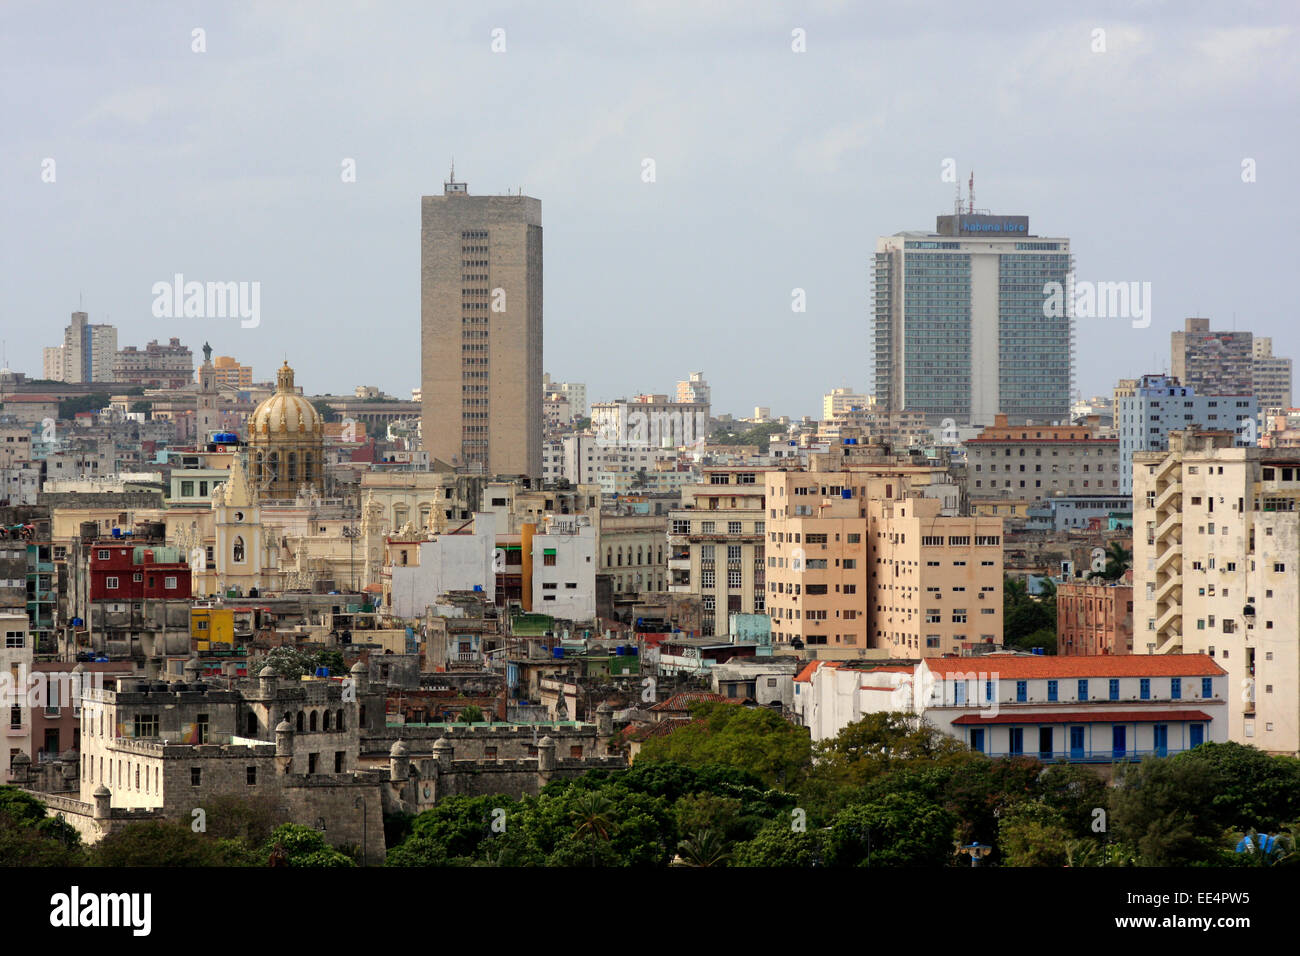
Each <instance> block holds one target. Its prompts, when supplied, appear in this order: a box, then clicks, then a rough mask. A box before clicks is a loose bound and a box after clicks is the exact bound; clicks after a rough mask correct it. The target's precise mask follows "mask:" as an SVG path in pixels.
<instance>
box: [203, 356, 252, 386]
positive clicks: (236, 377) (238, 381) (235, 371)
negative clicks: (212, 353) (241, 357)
mask: <svg viewBox="0 0 1300 956" xmlns="http://www.w3.org/2000/svg"><path fill="white" fill-rule="evenodd" d="M212 367H213V369H215V370H216V373H217V374H216V378H217V384H218V385H230V386H232V387H234V388H248V387H249V386H250V385H252V384H253V366H251V365H240V364H239V362H238V361H236V360H235V359H233V358H231V357H230V356H229V355H218V356H217V357H216V358H214V359H213V360H212Z"/></svg>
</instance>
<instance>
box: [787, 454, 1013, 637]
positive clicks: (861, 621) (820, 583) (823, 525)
mask: <svg viewBox="0 0 1300 956" xmlns="http://www.w3.org/2000/svg"><path fill="white" fill-rule="evenodd" d="M834 460H835V459H834V456H815V457H814V466H815V467H814V469H813V470H811V471H807V472H802V471H800V472H769V473H768V474H767V475H766V476H765V488H766V491H765V497H766V503H767V510H768V541H767V591H768V593H767V605H768V609H769V610H768V613H769V614H770V615H771V617H772V637H773V641H774V642H776V643H783V644H793V645H795V646H798V645H799V644H802V645H803V646H804V647H808V648H820V647H825V648H826V650H827V652H828V653H831V654H832V655H833V653H834V651H836V650H840V651H849V650H853V651H858V652H863V651H869V650H877V651H884V652H887V653H888V654H889V655H890V656H893V657H924V656H938V655H940V654H947V653H960V652H961V651H962V649H963V648H965V647H968V646H969V645H972V644H975V643H981V644H986V645H987V644H1000V643H1001V641H1002V521H1001V519H1000V518H987V517H961V516H957V515H956V514H954V513H953V511H954V509H953V508H952V507H951V504H952V501H951V500H950V499H952V497H953V496H952V495H951V494H950V493H949V492H948V488H949V486H948V485H947V483H946V482H947V476H946V473H945V472H944V471H943V469H940V468H932V467H928V466H926V467H917V466H911V465H902V464H895V465H890V464H887V463H883V462H882V463H878V464H866V463H863V464H860V465H857V466H855V467H850V468H847V469H846V470H843V471H828V470H823V469H824V468H825V467H829V464H830V462H832V461H834ZM945 511H947V512H948V513H947V514H945V513H944V512H945Z"/></svg>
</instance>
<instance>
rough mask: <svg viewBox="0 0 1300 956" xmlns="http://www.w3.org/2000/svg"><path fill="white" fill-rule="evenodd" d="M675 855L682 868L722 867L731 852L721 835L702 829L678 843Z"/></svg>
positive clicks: (715, 831) (714, 831)
mask: <svg viewBox="0 0 1300 956" xmlns="http://www.w3.org/2000/svg"><path fill="white" fill-rule="evenodd" d="M677 855H678V858H679V859H680V860H681V862H682V865H683V866H723V865H725V864H726V862H727V860H729V859H730V858H731V851H729V850H728V849H727V844H726V841H725V840H723V838H722V834H721V833H719V832H718V831H717V830H710V829H704V830H697V831H696V832H695V834H694V835H693V836H692V837H691V838H690V839H689V840H682V841H681V842H680V843H678V844H677Z"/></svg>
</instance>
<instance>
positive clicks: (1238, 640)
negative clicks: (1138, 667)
mask: <svg viewBox="0 0 1300 956" xmlns="http://www.w3.org/2000/svg"><path fill="white" fill-rule="evenodd" d="M1235 438H1236V436H1235V434H1234V433H1233V432H1229V431H1195V430H1189V431H1175V432H1172V433H1171V434H1170V436H1169V448H1168V449H1167V450H1165V451H1159V452H1143V453H1139V454H1137V455H1136V456H1135V459H1134V469H1133V472H1134V489H1133V508H1134V513H1133V528H1134V538H1133V568H1134V588H1133V590H1134V619H1135V634H1134V651H1135V652H1136V653H1139V654H1142V653H1146V654H1170V653H1175V654H1176V653H1204V654H1207V655H1209V656H1210V657H1212V658H1214V659H1215V660H1216V661H1217V662H1219V663H1220V664H1221V665H1222V666H1223V667H1224V668H1225V669H1226V670H1227V672H1228V677H1229V684H1230V685H1231V687H1232V688H1233V692H1232V694H1231V695H1230V697H1229V711H1228V722H1229V724H1228V737H1229V739H1231V740H1234V741H1237V742H1239V743H1243V744H1252V745H1254V746H1256V747H1259V748H1261V749H1263V750H1268V751H1270V752H1275V753H1297V752H1300V680H1298V677H1300V635H1298V633H1297V621H1300V452H1297V451H1295V450H1291V449H1278V450H1264V449H1258V448H1242V447H1237V446H1235V445H1234V439H1235Z"/></svg>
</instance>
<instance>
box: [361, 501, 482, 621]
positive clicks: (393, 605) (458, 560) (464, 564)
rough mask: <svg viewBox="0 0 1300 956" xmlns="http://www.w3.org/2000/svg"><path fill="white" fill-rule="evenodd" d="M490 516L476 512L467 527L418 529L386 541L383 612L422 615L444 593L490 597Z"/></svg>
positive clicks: (410, 615)
mask: <svg viewBox="0 0 1300 956" xmlns="http://www.w3.org/2000/svg"><path fill="white" fill-rule="evenodd" d="M495 556H496V517H495V516H494V515H491V514H486V513H483V512H478V513H476V514H475V515H474V523H473V528H472V529H465V530H461V531H457V532H452V533H449V534H430V533H427V532H424V531H420V532H417V534H415V535H413V536H410V537H405V536H402V535H400V534H398V535H395V536H391V537H389V538H388V539H387V542H386V556H385V558H384V569H383V572H382V578H383V589H384V592H383V593H384V597H383V601H384V608H385V610H387V611H388V613H390V614H391V615H393V616H394V617H398V618H417V617H423V616H424V613H425V611H426V610H427V609H428V608H430V607H432V606H433V605H434V604H437V603H438V598H440V597H441V596H442V595H444V594H446V593H447V592H448V591H482V592H483V593H484V595H485V596H486V598H487V600H488V602H489V603H490V602H492V601H494V600H495V598H496V573H495V570H494V559H495Z"/></svg>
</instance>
